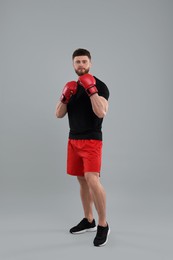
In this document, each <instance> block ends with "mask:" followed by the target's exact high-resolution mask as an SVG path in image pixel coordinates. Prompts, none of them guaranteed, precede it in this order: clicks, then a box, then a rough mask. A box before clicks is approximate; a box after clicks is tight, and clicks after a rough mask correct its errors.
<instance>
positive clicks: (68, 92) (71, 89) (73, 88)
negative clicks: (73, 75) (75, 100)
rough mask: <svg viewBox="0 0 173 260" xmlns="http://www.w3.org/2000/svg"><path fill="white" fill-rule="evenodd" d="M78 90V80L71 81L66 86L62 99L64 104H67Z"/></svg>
mask: <svg viewBox="0 0 173 260" xmlns="http://www.w3.org/2000/svg"><path fill="white" fill-rule="evenodd" d="M76 92H77V82H76V81H70V82H67V84H66V85H65V86H64V88H63V91H62V95H61V98H60V101H61V102H62V103H64V104H67V103H68V102H69V100H70V98H71V96H72V95H75V94H76Z"/></svg>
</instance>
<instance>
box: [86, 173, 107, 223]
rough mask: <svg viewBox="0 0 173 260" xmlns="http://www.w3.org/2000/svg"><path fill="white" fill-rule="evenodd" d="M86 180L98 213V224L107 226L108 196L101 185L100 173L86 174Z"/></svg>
mask: <svg viewBox="0 0 173 260" xmlns="http://www.w3.org/2000/svg"><path fill="white" fill-rule="evenodd" d="M85 180H86V182H87V184H88V187H89V190H90V191H91V194H92V197H93V200H94V205H95V207H96V210H97V213H98V224H99V226H103V227H104V226H107V222H106V194H105V191H104V188H103V186H102V185H101V183H100V178H99V173H97V172H86V173H85Z"/></svg>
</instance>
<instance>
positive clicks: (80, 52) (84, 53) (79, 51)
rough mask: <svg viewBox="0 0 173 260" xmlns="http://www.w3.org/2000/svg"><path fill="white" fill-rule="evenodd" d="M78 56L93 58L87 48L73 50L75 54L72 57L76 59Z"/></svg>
mask: <svg viewBox="0 0 173 260" xmlns="http://www.w3.org/2000/svg"><path fill="white" fill-rule="evenodd" d="M76 56H87V57H88V58H89V59H90V60H91V54H90V52H89V51H88V50H86V49H81V48H79V49H76V50H75V51H74V52H73V55H72V59H74V58H75V57H76Z"/></svg>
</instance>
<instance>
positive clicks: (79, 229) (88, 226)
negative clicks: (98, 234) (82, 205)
mask: <svg viewBox="0 0 173 260" xmlns="http://www.w3.org/2000/svg"><path fill="white" fill-rule="evenodd" d="M96 230H97V227H96V223H95V220H94V219H93V221H92V222H91V223H90V222H89V221H88V219H87V218H83V219H82V220H81V222H80V223H79V224H78V225H77V226H75V227H72V228H71V229H70V233H72V234H81V233H84V232H87V231H96Z"/></svg>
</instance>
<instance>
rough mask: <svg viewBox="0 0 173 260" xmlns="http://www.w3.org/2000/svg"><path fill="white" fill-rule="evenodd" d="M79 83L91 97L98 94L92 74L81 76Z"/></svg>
mask: <svg viewBox="0 0 173 260" xmlns="http://www.w3.org/2000/svg"><path fill="white" fill-rule="evenodd" d="M78 82H79V84H80V85H82V86H83V87H84V89H85V90H86V92H87V94H88V96H89V97H90V96H91V95H93V94H95V93H98V90H97V87H96V80H95V78H94V77H93V76H92V75H91V74H84V75H82V76H80V77H79V79H78Z"/></svg>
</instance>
